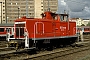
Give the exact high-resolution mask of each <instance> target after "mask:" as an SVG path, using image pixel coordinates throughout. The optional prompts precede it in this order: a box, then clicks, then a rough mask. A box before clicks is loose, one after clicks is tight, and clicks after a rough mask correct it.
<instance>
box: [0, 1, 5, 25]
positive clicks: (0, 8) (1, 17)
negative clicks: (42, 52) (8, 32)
mask: <svg viewBox="0 0 90 60" xmlns="http://www.w3.org/2000/svg"><path fill="white" fill-rule="evenodd" d="M2 23H6V21H5V0H0V24H2Z"/></svg>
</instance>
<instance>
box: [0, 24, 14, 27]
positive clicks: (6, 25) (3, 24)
mask: <svg viewBox="0 0 90 60" xmlns="http://www.w3.org/2000/svg"><path fill="white" fill-rule="evenodd" d="M0 26H3V27H4V26H9V27H10V26H14V24H0Z"/></svg>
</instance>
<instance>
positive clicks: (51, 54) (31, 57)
mask: <svg viewBox="0 0 90 60" xmlns="http://www.w3.org/2000/svg"><path fill="white" fill-rule="evenodd" d="M89 43H90V42H89ZM89 43H88V44H87V45H86V44H83V45H78V47H66V48H59V49H54V50H53V51H43V52H39V53H35V52H33V53H32V51H28V52H27V51H25V50H23V51H19V52H14V53H7V54H3V55H1V57H0V58H1V59H6V60H7V59H11V60H16V59H15V58H17V59H19V60H50V59H55V58H58V57H62V56H65V55H69V54H74V53H78V52H80V51H84V50H88V49H90V47H89V46H90V44H89Z"/></svg>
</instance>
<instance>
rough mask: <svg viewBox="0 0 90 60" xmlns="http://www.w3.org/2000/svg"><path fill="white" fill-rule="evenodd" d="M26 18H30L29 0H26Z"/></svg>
mask: <svg viewBox="0 0 90 60" xmlns="http://www.w3.org/2000/svg"><path fill="white" fill-rule="evenodd" d="M26 18H28V0H26Z"/></svg>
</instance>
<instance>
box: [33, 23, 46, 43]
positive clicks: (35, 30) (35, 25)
mask: <svg viewBox="0 0 90 60" xmlns="http://www.w3.org/2000/svg"><path fill="white" fill-rule="evenodd" d="M39 23H40V24H42V25H43V34H44V23H43V22H35V24H34V43H35V34H36V33H38V31H37V24H39ZM35 32H36V33H35Z"/></svg>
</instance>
